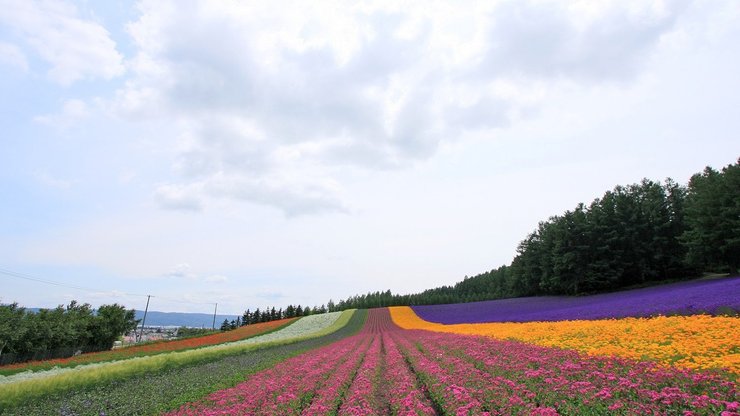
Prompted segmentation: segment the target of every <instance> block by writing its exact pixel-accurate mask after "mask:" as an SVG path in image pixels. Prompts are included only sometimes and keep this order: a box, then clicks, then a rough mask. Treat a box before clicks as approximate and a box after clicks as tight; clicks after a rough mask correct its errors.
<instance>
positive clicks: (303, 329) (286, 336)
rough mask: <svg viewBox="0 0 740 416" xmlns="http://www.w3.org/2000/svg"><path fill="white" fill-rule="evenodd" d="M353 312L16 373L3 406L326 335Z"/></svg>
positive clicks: (0, 382) (0, 398)
mask: <svg viewBox="0 0 740 416" xmlns="http://www.w3.org/2000/svg"><path fill="white" fill-rule="evenodd" d="M353 316H354V310H347V311H343V312H333V313H328V314H322V315H314V316H308V317H304V318H301V319H300V320H298V321H295V323H294V324H293V325H291V326H288V327H285V328H283V329H282V330H280V331H276V332H273V333H269V334H266V335H263V336H260V337H255V338H250V339H247V340H243V341H238V342H231V343H224V344H218V345H212V346H208V347H203V348H200V349H195V350H187V351H176V352H170V353H167V354H156V355H153V356H144V357H135V358H130V359H126V360H120V361H113V362H105V363H93V364H86V365H81V366H78V367H75V368H55V369H52V370H47V371H39V372H25V373H19V374H15V375H12V376H8V377H4V378H3V379H0V409H2V408H4V407H6V406H12V405H15V404H17V403H20V402H24V401H28V400H32V399H35V398H39V397H45V396H48V395H50V394H53V393H60V392H64V391H70V390H75V389H84V388H88V387H91V386H97V385H101V384H105V383H110V382H117V381H119V380H121V379H124V378H130V377H133V376H136V375H139V374H144V373H153V372H159V371H165V370H168V369H170V368H176V367H187V366H191V365H194V364H199V363H204V362H213V361H216V360H219V359H222V358H225V357H229V356H233V355H239V354H243V353H246V352H250V351H253V350H256V349H261V348H266V347H275V346H280V345H283V344H289V343H295V342H297V341H301V340H306V339H310V338H319V337H323V336H325V335H329V334H331V333H334V332H337V331H338V330H340V329H342V328H343V327H345V326H347V324H348V323H349V322H350V321H352V317H353Z"/></svg>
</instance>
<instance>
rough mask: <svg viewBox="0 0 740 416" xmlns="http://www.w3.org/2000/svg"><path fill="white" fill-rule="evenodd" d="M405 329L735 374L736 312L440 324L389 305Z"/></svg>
mask: <svg viewBox="0 0 740 416" xmlns="http://www.w3.org/2000/svg"><path fill="white" fill-rule="evenodd" d="M390 311H391V317H392V318H393V322H395V323H396V325H398V326H400V327H401V328H405V329H425V330H429V331H435V332H449V333H454V334H469V335H483V336H487V337H491V338H498V339H515V340H519V341H524V342H528V343H532V344H537V345H542V346H546V347H559V348H566V349H574V350H578V351H582V352H585V353H587V354H591V355H605V356H619V357H625V358H632V359H638V360H653V361H656V362H659V363H662V364H667V365H674V366H680V367H686V368H693V369H712V368H725V369H728V370H729V371H730V372H732V373H735V374H740V318H737V317H724V316H708V315H693V316H659V317H655V318H623V319H604V320H593V321H587V320H579V321H559V322H527V323H511V322H504V323H498V322H496V323H485V324H454V325H444V324H438V323H434V322H428V321H425V320H423V319H421V318H420V317H419V316H418V315H416V313H414V311H413V310H412V309H411V308H409V307H407V306H397V307H391V308H390Z"/></svg>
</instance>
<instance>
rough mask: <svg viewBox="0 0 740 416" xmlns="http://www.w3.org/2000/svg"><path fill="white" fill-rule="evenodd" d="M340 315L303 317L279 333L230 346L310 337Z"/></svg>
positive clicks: (236, 342) (244, 340)
mask: <svg viewBox="0 0 740 416" xmlns="http://www.w3.org/2000/svg"><path fill="white" fill-rule="evenodd" d="M341 315H342V312H329V313H322V314H317V315H309V316H304V317H303V318H300V319H298V320H297V321H295V322H294V323H293V324H292V325H289V326H286V327H284V328H282V329H280V330H279V331H275V332H270V333H269V334H265V335H260V336H258V337H252V338H247V339H243V340H241V341H235V342H232V343H230V344H259V343H265V342H273V341H285V340H287V339H292V338H301V337H305V336H310V335H311V334H314V333H316V332H319V331H322V330H325V329H327V328H329V327H330V326H332V325H333V324H334V323H335V322H336V321H337V319H339V317H340V316H341ZM227 345H228V344H227Z"/></svg>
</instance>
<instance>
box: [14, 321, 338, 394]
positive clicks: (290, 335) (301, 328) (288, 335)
mask: <svg viewBox="0 0 740 416" xmlns="http://www.w3.org/2000/svg"><path fill="white" fill-rule="evenodd" d="M342 313H343V312H331V313H325V314H319V315H310V316H306V317H303V318H300V319H298V320H295V319H288V320H282V321H273V322H268V323H266V324H256V325H254V326H257V325H260V326H261V328H264V330H263V331H261V332H263V333H264V332H268V331H270V330H271V329H275V328H280V327H281V326H282V329H279V330H276V331H274V332H268V333H266V334H264V335H258V336H252V337H249V338H245V339H241V340H238V341H233V342H224V340H222V341H221V342H220V343H218V344H215V345H212V344H205V345H204V346H202V347H201V349H202V350H206V349H207V350H214V351H216V350H226V349H234V348H235V347H238V346H242V347H246V346H248V345H257V344H266V343H271V342H284V341H289V340H296V339H301V338H304V337H310V336H312V335H313V334H316V333H319V332H321V331H324V330H326V329H327V328H329V327H331V326H332V325H334V323H335V322H337V320H338V318H339V317H340V316H341V315H342ZM344 313H347V312H344ZM267 324H273V325H267ZM286 324H288V325H287V326H285V325H286ZM249 326H253V325H249ZM244 328H245V329H246V328H248V327H244ZM237 331H238V330H237ZM229 332H235V331H229ZM246 332H247V331H246V330H244V331H242V334H244V333H246ZM226 334H228V332H227V333H226ZM216 335H222V334H216ZM209 337H210V339H209V340H207V341H209V342H211V341H214V339H213V337H212V336H209ZM209 337H202V338H209ZM197 340H198V338H192V339H188V340H183V342H182V343H180V346H184V345H193V344H197V342H194V341H197ZM174 343H175V342H173V344H174ZM189 349H192V347H191V348H182V349H180V350H174V351H164V352H168V353H178V352H182V351H184V350H189ZM114 352H115V351H114ZM152 355H156V354H145V353H142V352H140V353H139V354H136V355H134V356H133V358H130V357H126V356H121V357H119V358H118V360H117V361H105V362H97V363H95V362H93V363H90V364H79V365H76V366H74V367H53V368H51V369H46V370H45V371H30V370H29V371H24V372H21V373H16V374H13V375H9V376H0V385H3V384H10V383H16V382H23V381H27V380H37V379H42V378H43V379H48V378H51V377H56V376H59V375H67V376H69V375H71V374H82V373H83V372H85V373H89V372H90V371H94V370H95V369H103V368H106V367H109V366H110V365H111V364H113V363H125V362H130V363H131V365H135V364H136V363H137V362H139V361H141V360H142V359H146V358H147V357H150V356H152Z"/></svg>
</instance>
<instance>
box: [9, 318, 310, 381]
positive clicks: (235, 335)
mask: <svg viewBox="0 0 740 416" xmlns="http://www.w3.org/2000/svg"><path fill="white" fill-rule="evenodd" d="M295 320H296V318H290V319H282V320H278V321H272V322H264V323H259V324H254V325H247V326H242V327H240V328H237V329H235V330H233V331H226V332H219V333H216V334H211V335H206V336H202V337H193V338H187V339H179V340H172V341H162V342H153V343H150V344H143V345H133V346H130V347H126V348H121V349H117V350H111V351H101V352H94V353H89V354H81V355H78V356H75V357H69V358H60V359H55V360H44V361H31V362H26V363H18V364H11V365H6V366H2V367H0V383H2V382H3V377H2V375H4V374H13V373H17V372H20V371H28V370H31V371H38V370H47V369H51V368H53V367H74V366H77V365H81V364H89V363H99V362H106V361H115V360H123V359H127V358H132V357H140V356H145V355H155V354H160V353H165V352H172V351H183V350H188V349H192V348H200V347H205V346H209V345H216V344H222V343H225V342H233V341H239V340H244V339H247V338H251V337H255V336H257V335H260V334H265V333H267V332H271V331H275V330H277V329H280V328H282V327H284V326H286V325H289V324H290V323H292V322H293V321H295Z"/></svg>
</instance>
